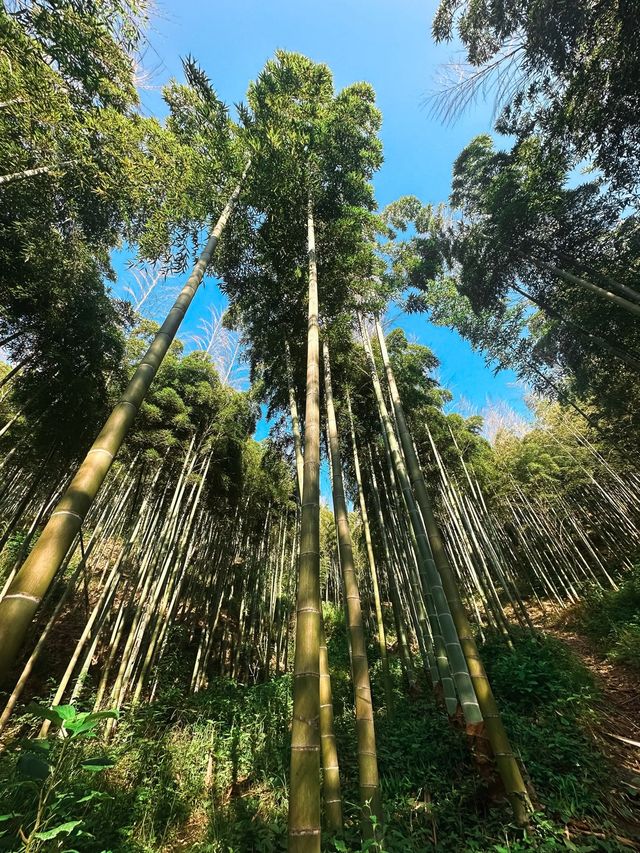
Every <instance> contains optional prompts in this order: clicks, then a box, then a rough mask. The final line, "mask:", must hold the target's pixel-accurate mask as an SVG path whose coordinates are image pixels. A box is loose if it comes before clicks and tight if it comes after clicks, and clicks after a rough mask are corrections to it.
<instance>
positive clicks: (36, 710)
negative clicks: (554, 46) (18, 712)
mask: <svg viewBox="0 0 640 853" xmlns="http://www.w3.org/2000/svg"><path fill="white" fill-rule="evenodd" d="M63 707H64V706H63ZM26 711H27V713H28V714H33V716H34V717H39V718H40V719H41V720H50V721H51V722H52V723H55V724H56V725H58V726H60V725H62V723H63V722H64V717H63V716H61V715H60V714H59V713H58V711H57V709H56V708H45V707H44V705H38V703H37V702H31V703H30V704H29V705H27V708H26Z"/></svg>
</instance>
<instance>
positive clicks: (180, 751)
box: [0, 599, 640, 853]
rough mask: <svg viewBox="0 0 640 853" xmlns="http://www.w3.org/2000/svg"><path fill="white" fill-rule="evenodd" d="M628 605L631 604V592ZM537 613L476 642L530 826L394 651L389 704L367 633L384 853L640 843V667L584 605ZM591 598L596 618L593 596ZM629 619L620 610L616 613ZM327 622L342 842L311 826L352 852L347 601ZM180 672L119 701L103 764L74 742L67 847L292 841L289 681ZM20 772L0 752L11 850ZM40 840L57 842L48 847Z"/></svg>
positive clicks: (606, 850) (172, 850)
mask: <svg viewBox="0 0 640 853" xmlns="http://www.w3.org/2000/svg"><path fill="white" fill-rule="evenodd" d="M616 606H617V607H619V604H616ZM625 606H626V605H625ZM627 609H628V610H629V608H627ZM631 609H632V610H633V613H636V611H638V608H637V603H636V601H635V599H634V602H633V608H631ZM545 610H546V612H545V613H543V612H542V611H541V610H540V611H536V610H535V608H533V607H532V608H531V615H532V618H533V619H534V622H535V624H536V628H537V631H536V633H535V634H532V633H531V632H527V631H522V630H520V629H514V632H513V646H512V647H509V646H508V645H507V644H506V643H505V642H504V640H503V639H502V638H500V637H497V636H494V637H489V638H487V640H486V642H485V643H484V644H483V646H482V647H481V653H482V656H483V659H484V661H485V664H486V667H487V671H488V674H489V677H490V679H491V682H492V684H493V686H494V690H495V693H496V696H497V699H498V702H499V704H500V707H501V709H502V711H503V715H504V720H505V724H506V726H507V728H508V730H509V732H510V734H511V736H512V739H513V743H514V745H516V746H517V749H518V752H519V753H520V755H521V757H522V760H523V763H524V765H525V766H526V768H527V771H528V773H529V776H530V779H531V781H532V784H533V788H534V790H535V793H536V797H537V801H538V807H537V811H536V814H535V815H534V818H533V820H532V823H531V826H530V827H529V829H528V830H527V831H526V832H523V831H522V830H518V829H517V828H516V827H514V826H513V824H512V823H511V815H510V812H509V809H508V807H507V806H506V804H505V803H504V800H503V798H500V797H496V791H495V789H494V786H492V784H490V783H487V780H485V779H483V778H481V774H479V773H478V767H477V766H476V763H475V762H474V759H473V756H472V754H471V751H470V750H469V744H468V742H467V737H466V735H465V733H464V731H463V730H462V729H461V727H459V726H453V725H451V723H450V721H449V720H448V719H447V716H446V714H445V713H444V711H443V710H442V708H441V707H440V706H439V704H438V703H437V702H436V701H435V699H434V696H433V692H432V691H431V689H430V687H429V685H428V683H427V681H426V679H422V681H421V689H420V690H419V691H417V692H416V694H415V695H412V696H411V697H407V695H406V693H405V688H404V683H403V677H402V672H401V669H400V665H399V660H398V658H397V656H396V654H395V653H392V654H391V668H392V677H393V686H394V697H395V701H394V705H395V709H394V712H393V715H390V714H389V713H388V709H386V708H385V706H384V702H383V701H382V697H383V695H384V691H383V688H382V679H381V667H380V661H379V660H378V658H377V651H376V647H375V646H372V647H371V648H370V669H371V673H372V687H373V691H374V704H375V707H376V740H377V751H378V763H379V769H380V777H381V783H382V794H383V800H384V807H385V829H384V833H383V838H382V844H381V847H380V850H381V851H382V853H426V852H428V851H431V853H530V851H536V853H568V852H569V853H626V851H628V850H640V760H639V759H640V751H639V749H638V746H637V743H640V721H639V720H638V714H637V712H638V706H639V705H640V696H639V695H638V689H637V684H638V672H637V671H636V670H634V669H633V668H632V666H628V665H625V664H623V663H621V662H619V661H617V660H615V659H614V658H612V657H611V652H610V648H611V646H610V645H607V643H605V642H604V641H603V642H602V643H599V642H598V641H597V640H594V638H593V631H591V632H590V630H587V628H585V624H586V623H585V619H584V613H583V612H581V611H580V610H579V609H578V608H571V609H567V610H564V611H562V613H552V611H551V608H549V609H546V608H545ZM591 612H596V613H597V614H598V616H599V617H600V611H599V610H597V609H596V610H595V611H589V613H591ZM625 613H626V611H625ZM635 618H636V617H635V616H633V617H632V619H635ZM625 619H626V623H625V624H629V619H628V613H627V615H625ZM607 624H608V623H607ZM325 626H326V629H327V636H328V646H329V658H330V661H331V667H332V685H333V698H334V712H335V721H336V736H337V741H338V752H339V756H340V763H341V776H342V778H343V798H344V802H345V817H346V827H345V834H344V836H343V838H342V839H331V838H328V837H327V838H324V839H323V851H324V853H338V851H342V852H343V853H363V851H364V850H366V849H368V848H367V847H366V845H365V846H361V843H360V840H359V835H360V832H359V819H358V806H357V805H356V804H357V801H358V788H357V778H358V762H357V753H356V744H355V737H354V724H353V710H352V703H353V698H352V687H351V681H350V673H349V653H348V647H347V641H346V632H345V626H344V619H343V615H342V613H341V612H340V611H337V610H335V609H333V608H328V609H326V610H325ZM587 627H588V626H587ZM616 636H617V635H616ZM625 636H626V635H625ZM631 659H632V660H633V658H631ZM183 670H184V665H183V661H182V660H181V659H180V656H175V657H174V658H171V662H170V664H169V665H168V666H167V668H166V669H165V670H163V671H162V672H161V673H159V676H160V689H159V692H158V698H157V700H156V701H155V702H153V703H151V704H146V705H140V706H139V707H137V708H135V709H131V710H127V711H126V712H125V713H124V714H123V716H122V717H121V720H120V722H119V724H118V727H117V730H116V735H115V738H114V739H113V740H112V742H111V743H110V745H109V747H108V753H109V755H110V757H111V759H112V760H113V767H111V769H109V770H108V771H106V773H104V774H98V776H95V775H94V776H93V777H92V778H88V775H87V774H86V773H85V772H83V771H82V770H81V768H80V761H81V757H82V755H81V752H80V753H79V754H78V756H74V755H70V760H71V761H72V764H71V765H70V767H69V772H66V771H65V774H63V778H62V779H61V780H60V783H59V784H60V788H59V792H60V794H61V796H62V797H63V800H62V806H61V808H64V809H66V811H65V812H64V814H63V815H62V817H63V818H64V820H67V821H68V820H72V821H78V820H80V821H81V827H82V829H83V831H84V834H83V835H80V834H78V832H77V831H76V832H74V834H73V836H72V837H71V838H69V839H68V842H67V843H68V844H69V846H68V847H66V848H65V849H73V850H77V851H79V853H106V851H108V853H281V851H284V850H285V849H286V819H287V793H288V792H287V782H286V780H287V773H288V763H289V721H290V718H291V677H290V676H284V677H281V678H278V679H274V680H271V681H268V682H265V683H261V684H256V685H252V686H248V685H243V684H240V683H236V682H233V681H231V680H229V679H224V678H215V679H212V681H211V683H210V685H209V687H208V688H207V689H206V690H204V691H202V692H201V693H198V694H195V695H189V694H187V693H186V692H185V689H184V685H183V684H182V681H183V679H182V675H183ZM16 722H18V721H16ZM24 725H25V724H24V723H23V724H22V726H23V727H24ZM18 728H20V725H18ZM16 734H17V732H16ZM54 745H55V742H54ZM85 748H86V749H87V750H89V752H90V751H91V750H92V749H93V750H95V748H96V747H95V745H92V742H91V741H88V742H87V744H86V747H85V746H82V747H81V751H82V750H84V749H85ZM15 768H16V756H15V753H13V754H12V753H8V754H6V755H4V756H3V755H0V800H3V806H5V805H6V809H1V810H2V811H6V812H7V814H6V815H5V816H4V818H5V822H4V824H3V825H2V824H1V821H2V818H3V816H1V815H0V850H7V851H18V850H22V849H23V847H22V845H21V844H20V843H19V841H18V839H16V835H15V834H14V833H15V831H16V830H17V828H18V827H19V825H20V824H21V823H22V822H24V821H25V819H26V818H27V817H28V814H29V813H30V812H31V811H32V810H33V808H34V807H35V805H37V801H35V800H33V798H32V800H29V796H31V795H30V794H29V790H30V789H25V787H24V782H20V780H19V779H16V770H15ZM89 775H90V774H89ZM92 786H93V787H92ZM87 791H89V794H88V793H87ZM12 815H15V819H14V818H13V817H12ZM7 818H9V819H10V820H9V819H7ZM51 821H52V822H53V817H52V818H51ZM3 830H4V831H3ZM16 842H18V843H16ZM40 849H42V851H43V853H45V851H48V850H50V849H51V850H53V849H56V850H59V849H60V848H59V847H58V846H56V845H55V844H54V846H48V843H47V844H45V845H43V846H42V848H40V847H38V850H40Z"/></svg>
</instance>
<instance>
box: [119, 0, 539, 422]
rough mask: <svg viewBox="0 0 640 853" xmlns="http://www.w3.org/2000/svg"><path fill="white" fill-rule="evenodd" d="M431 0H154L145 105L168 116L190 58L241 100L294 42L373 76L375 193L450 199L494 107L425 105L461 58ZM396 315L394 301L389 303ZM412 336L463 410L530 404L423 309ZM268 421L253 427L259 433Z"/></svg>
mask: <svg viewBox="0 0 640 853" xmlns="http://www.w3.org/2000/svg"><path fill="white" fill-rule="evenodd" d="M436 5H437V4H436V3H435V2H432V0H398V1H397V2H395V3H391V2H389V0H385V1H384V2H383V0H324V2H323V3H312V2H309V0H266V2H265V0H233V2H231V0H215V2H203V0H183V2H181V3H178V2H177V0H157V6H156V12H155V13H154V16H153V19H152V22H151V28H150V33H149V40H150V48H149V50H148V51H147V54H146V57H145V66H146V70H147V72H148V75H149V79H148V81H147V83H146V84H145V86H144V88H143V89H142V91H141V100H142V105H143V110H144V112H145V113H147V114H150V115H156V116H162V115H164V114H165V113H166V109H165V107H164V104H163V102H162V99H161V95H160V90H161V88H162V85H163V84H164V83H166V82H167V81H168V79H169V78H170V77H171V76H177V77H178V78H181V73H182V68H181V64H180V59H181V57H183V56H186V55H187V54H191V55H192V56H194V57H195V58H196V59H197V60H198V61H199V63H200V65H201V66H202V67H203V68H204V70H205V71H206V72H207V74H208V75H209V77H210V78H211V80H212V82H213V85H214V86H215V88H216V90H217V91H218V94H219V95H220V96H221V97H222V99H223V100H225V101H226V102H227V103H229V104H233V103H234V102H238V101H240V100H243V99H244V96H245V92H246V89H247V85H248V83H249V82H250V80H252V79H253V78H254V77H255V76H256V75H257V74H258V72H259V71H260V70H261V68H262V67H263V65H264V63H265V61H266V60H267V59H268V58H269V57H271V56H272V55H273V53H274V51H275V50H276V49H277V48H284V49H286V50H293V51H298V52H300V53H304V54H306V55H307V56H309V57H311V58H312V59H314V60H315V61H318V62H325V63H327V65H329V67H330V68H331V69H332V71H333V74H334V79H335V84H336V87H337V88H342V87H343V86H345V85H348V84H349V83H352V82H354V81H357V80H366V81H368V82H370V83H371V84H372V85H373V87H374V89H375V90H376V94H377V102H378V106H379V108H380V109H381V111H382V114H383V125H382V141H383V145H384V158H385V161H384V164H383V166H382V169H381V170H380V172H379V173H378V175H377V176H376V178H375V188H376V196H377V200H378V203H379V204H380V205H381V206H383V205H385V204H387V203H389V202H390V201H393V200H394V199H396V198H398V197H399V196H401V195H408V194H412V195H417V196H419V197H420V199H422V200H423V201H430V202H434V203H437V202H439V201H445V200H446V198H447V196H448V193H449V186H450V181H451V168H452V164H453V161H454V159H455V157H456V156H457V154H458V153H459V152H460V150H461V149H462V148H463V147H464V145H465V144H466V143H467V142H468V141H469V140H470V139H471V138H472V137H473V136H475V135H477V134H479V133H487V132H490V131H491V126H492V117H493V105H492V104H491V103H484V104H477V105H476V106H475V107H473V108H472V109H470V110H468V111H467V112H466V113H465V114H464V115H463V116H462V117H461V118H460V119H459V120H458V121H457V122H456V123H455V124H454V125H453V126H446V127H445V126H443V125H442V124H441V123H440V122H439V121H437V120H436V119H434V118H432V117H431V116H430V115H429V111H428V108H426V107H425V106H424V100H425V96H426V95H428V94H429V92H431V91H433V90H434V89H435V88H436V87H437V75H438V69H439V68H440V67H441V65H442V64H443V63H445V62H447V61H448V60H450V59H452V58H454V59H455V58H456V57H458V58H459V53H458V48H457V46H456V45H444V46H442V45H440V46H436V45H434V43H433V41H432V40H431V35H430V23H431V19H432V17H433V13H434V10H435V8H436ZM126 260H127V258H126V255H124V256H120V257H119V258H118V259H117V260H116V269H117V272H118V277H119V284H118V287H117V288H116V289H117V290H120V289H121V286H122V284H123V283H124V282H125V281H126V280H127V278H128V276H127V273H126ZM221 300H222V297H221V294H220V292H219V290H218V288H217V287H216V285H215V282H214V281H212V280H209V281H208V282H207V284H206V286H205V288H204V289H203V290H202V291H201V292H200V293H199V294H198V296H197V298H196V301H195V302H194V304H193V305H192V307H191V309H190V313H189V316H188V317H187V319H186V321H185V326H184V328H183V333H186V334H188V333H193V332H194V331H195V330H196V329H197V327H198V324H199V321H200V319H201V318H202V316H203V315H204V314H206V312H207V310H208V305H210V304H215V305H218V306H219V305H220V304H221ZM391 315H392V316H396V315H397V311H395V312H393V311H392V312H391ZM392 325H402V326H403V328H405V330H406V331H407V334H408V335H409V336H410V337H411V338H412V339H414V340H418V341H419V342H421V343H424V344H427V345H428V346H430V347H432V349H433V350H434V352H435V353H436V355H437V356H438V357H439V359H440V362H441V366H440V371H439V378H440V381H441V382H442V384H443V385H445V386H446V387H448V388H449V389H450V390H451V391H452V392H453V394H454V400H453V402H452V404H451V407H452V408H454V409H458V410H460V411H461V412H462V413H463V414H469V413H470V411H472V410H475V411H480V410H482V409H483V408H484V407H485V406H486V405H487V404H489V403H496V402H498V401H504V402H506V403H507V404H508V405H509V406H510V407H512V408H514V409H515V410H516V411H517V412H518V413H520V414H525V413H526V406H525V404H524V396H525V393H526V391H525V389H524V388H523V387H522V386H520V385H519V384H518V383H517V381H516V377H515V375H514V374H512V373H510V372H508V371H505V372H502V373H500V374H498V376H494V375H493V372H492V370H491V369H490V368H487V367H486V366H485V364H484V358H483V357H482V355H480V354H476V353H474V352H473V351H472V350H471V348H470V347H469V345H468V344H467V343H466V342H465V341H463V340H462V339H461V338H460V336H459V335H458V334H457V333H455V332H452V331H449V330H447V329H441V328H438V327H435V326H433V325H432V324H430V323H429V322H428V321H427V319H426V318H425V316H423V315H421V316H411V317H407V316H403V317H401V318H398V319H397V320H396V322H395V323H393V324H392ZM264 431H265V425H264V424H261V425H260V427H259V430H258V433H257V435H258V437H262V434H264Z"/></svg>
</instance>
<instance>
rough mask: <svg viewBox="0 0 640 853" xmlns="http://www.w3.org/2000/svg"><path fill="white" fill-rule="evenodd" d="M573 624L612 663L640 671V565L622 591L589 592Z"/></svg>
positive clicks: (580, 605) (579, 605) (630, 573)
mask: <svg viewBox="0 0 640 853" xmlns="http://www.w3.org/2000/svg"><path fill="white" fill-rule="evenodd" d="M571 624H572V625H574V626H575V627H576V628H578V629H579V630H580V631H581V632H583V633H584V634H586V635H587V636H588V637H590V638H591V639H592V640H594V641H596V642H597V643H598V648H599V649H601V650H602V651H603V652H604V653H605V654H606V655H607V657H609V658H610V659H611V660H613V661H616V662H617V663H624V664H627V665H629V666H631V667H633V668H635V669H638V670H640V564H638V565H637V566H635V568H634V569H633V571H631V572H629V573H628V574H627V575H625V577H624V580H623V582H622V584H621V586H620V588H619V589H617V590H602V589H597V588H594V589H592V590H590V591H588V592H587V594H586V595H585V597H584V599H583V600H582V601H581V602H580V604H578V605H577V606H576V608H575V610H574V613H573V618H572V622H571Z"/></svg>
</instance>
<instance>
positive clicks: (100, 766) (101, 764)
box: [80, 756, 115, 773]
mask: <svg viewBox="0 0 640 853" xmlns="http://www.w3.org/2000/svg"><path fill="white" fill-rule="evenodd" d="M114 764H115V761H112V759H111V758H107V757H106V756H102V757H101V758H88V759H87V760H86V761H83V762H82V764H81V765H80V766H81V767H82V769H83V770H89V771H91V772H92V773H97V772H98V771H100V770H106V769H107V768H108V767H113V765H114Z"/></svg>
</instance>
